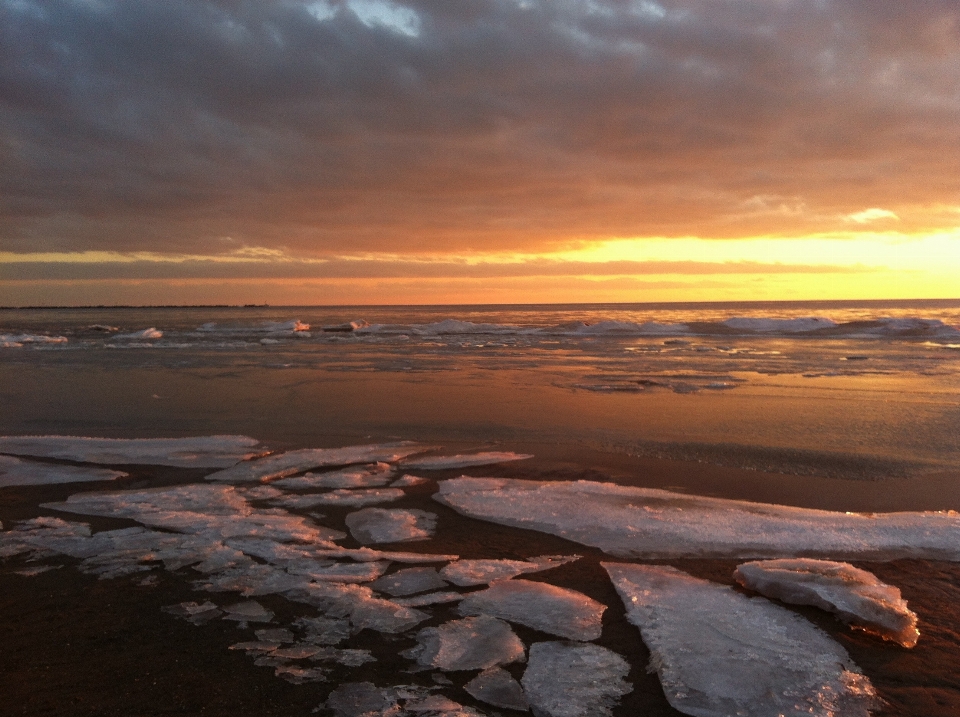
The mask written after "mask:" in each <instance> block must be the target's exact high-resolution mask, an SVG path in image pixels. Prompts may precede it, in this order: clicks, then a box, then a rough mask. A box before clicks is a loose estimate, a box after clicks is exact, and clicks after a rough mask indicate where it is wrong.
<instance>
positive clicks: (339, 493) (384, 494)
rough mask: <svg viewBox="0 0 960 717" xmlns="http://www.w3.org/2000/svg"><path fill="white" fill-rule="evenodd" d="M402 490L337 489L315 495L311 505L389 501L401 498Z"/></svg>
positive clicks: (347, 504) (361, 503) (358, 504)
mask: <svg viewBox="0 0 960 717" xmlns="http://www.w3.org/2000/svg"><path fill="white" fill-rule="evenodd" d="M403 496H404V492H403V491H402V490H400V489H399V488H362V489H359V490H346V489H342V488H341V489H338V490H332V491H330V492H329V493H321V494H319V495H317V496H316V498H317V500H316V502H315V503H314V504H313V505H346V506H360V505H371V504H375V503H389V502H391V501H394V500H399V499H400V498H403Z"/></svg>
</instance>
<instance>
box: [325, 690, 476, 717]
mask: <svg viewBox="0 0 960 717" xmlns="http://www.w3.org/2000/svg"><path fill="white" fill-rule="evenodd" d="M326 707H327V709H328V710H330V711H331V712H333V714H334V715H335V717H360V716H361V715H366V717H388V716H391V717H408V716H409V715H424V716H425V717H480V713H478V712H477V711H476V710H474V709H473V708H472V707H464V706H463V705H461V704H459V703H458V702H454V701H453V700H451V699H449V698H446V697H441V696H440V695H431V694H429V692H428V691H427V690H426V689H425V688H423V687H418V686H416V685H396V686H394V687H377V686H375V685H374V684H373V683H372V682H346V683H343V684H340V685H338V686H337V688H336V689H334V690H333V692H331V693H330V696H329V697H328V698H327V702H326Z"/></svg>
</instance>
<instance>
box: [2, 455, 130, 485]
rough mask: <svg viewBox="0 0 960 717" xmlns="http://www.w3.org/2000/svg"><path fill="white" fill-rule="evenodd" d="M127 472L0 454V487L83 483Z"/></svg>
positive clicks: (120, 475)
mask: <svg viewBox="0 0 960 717" xmlns="http://www.w3.org/2000/svg"><path fill="white" fill-rule="evenodd" d="M127 475H129V474H128V473H122V472H121V471H111V470H106V469H105V468H89V467H86V466H65V465H60V464H57V463H37V462H35V461H24V460H21V459H19V458H14V457H13V456H4V455H0V488H5V487H7V486H13V485H46V484H51V483H84V482H89V481H101V480H116V479H117V478H125V477H126V476H127Z"/></svg>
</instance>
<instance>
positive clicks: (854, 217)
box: [844, 207, 900, 224]
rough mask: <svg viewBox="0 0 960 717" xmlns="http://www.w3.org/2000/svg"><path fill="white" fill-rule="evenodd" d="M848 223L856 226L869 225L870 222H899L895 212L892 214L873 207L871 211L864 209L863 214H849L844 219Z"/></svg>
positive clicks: (886, 210) (887, 210)
mask: <svg viewBox="0 0 960 717" xmlns="http://www.w3.org/2000/svg"><path fill="white" fill-rule="evenodd" d="M844 219H846V220H847V221H848V222H854V223H855V224H869V223H870V222H876V221H879V220H881V219H896V220H899V219H900V217H898V216H897V215H896V214H895V213H894V212H891V211H890V210H889V209H879V208H878V207H871V208H870V209H864V210H863V211H862V212H854V213H853V214H848V215H847V216H846V217H844Z"/></svg>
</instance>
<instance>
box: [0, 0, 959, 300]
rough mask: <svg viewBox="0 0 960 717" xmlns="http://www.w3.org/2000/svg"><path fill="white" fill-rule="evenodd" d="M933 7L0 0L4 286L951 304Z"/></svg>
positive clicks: (953, 91)
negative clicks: (930, 300)
mask: <svg viewBox="0 0 960 717" xmlns="http://www.w3.org/2000/svg"><path fill="white" fill-rule="evenodd" d="M957 277H960V4H958V3H957V2H956V0H911V2H902V0H469V1H467V0H396V1H394V0H317V1H310V2H299V1H295V0H249V1H248V0H139V1H137V0H0V304H2V305H7V306H17V305H89V304H210V303H230V304H237V303H240V304H243V303H270V304H275V305H279V304H388V303H399V304H423V303H524V302H530V303H540V302H573V301H630V302H634V301H637V302H639V301H709V300H717V301H724V300H751V299H756V300H788V299H858V298H898V299H900V298H955V297H960V279H958V278H957Z"/></svg>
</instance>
